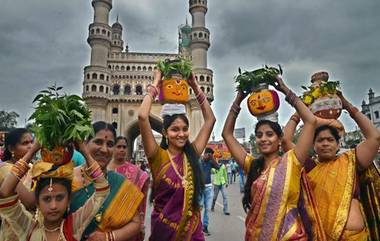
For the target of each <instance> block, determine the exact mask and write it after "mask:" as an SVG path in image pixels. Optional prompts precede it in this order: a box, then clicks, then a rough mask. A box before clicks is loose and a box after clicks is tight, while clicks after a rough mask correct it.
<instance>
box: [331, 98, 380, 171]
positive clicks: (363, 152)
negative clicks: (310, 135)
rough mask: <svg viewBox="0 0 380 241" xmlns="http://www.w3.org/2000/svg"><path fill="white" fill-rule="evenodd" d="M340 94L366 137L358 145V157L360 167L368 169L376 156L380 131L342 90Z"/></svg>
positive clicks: (346, 108) (343, 102) (379, 142)
mask: <svg viewBox="0 0 380 241" xmlns="http://www.w3.org/2000/svg"><path fill="white" fill-rule="evenodd" d="M338 95H339V97H340V99H341V100H342V106H343V109H345V110H347V111H348V113H349V114H350V116H351V118H352V119H353V120H354V121H355V122H356V124H357V125H358V126H359V128H360V130H361V131H362V133H363V135H364V137H365V140H364V141H363V142H361V143H360V144H359V145H358V146H357V147H356V157H357V161H358V164H359V167H361V168H363V169H366V168H368V167H369V165H371V163H372V161H373V160H374V158H375V157H376V154H377V151H378V149H379V144H380V133H379V131H378V130H377V129H376V127H375V126H374V125H373V124H372V122H371V121H370V120H369V119H368V118H367V117H366V116H365V115H364V114H363V113H361V112H360V111H359V110H358V109H357V108H356V107H355V106H353V105H352V104H351V103H350V102H349V101H348V100H347V99H346V98H344V96H343V95H342V93H341V92H339V93H338Z"/></svg>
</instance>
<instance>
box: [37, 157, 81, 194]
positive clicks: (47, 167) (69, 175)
mask: <svg viewBox="0 0 380 241" xmlns="http://www.w3.org/2000/svg"><path fill="white" fill-rule="evenodd" d="M73 171H74V163H73V162H72V161H70V162H68V163H66V164H64V165H60V166H55V165H53V163H50V162H44V161H38V162H36V163H34V164H33V167H32V170H31V177H32V179H33V184H32V190H34V188H35V187H36V184H37V181H38V180H39V179H40V178H49V177H50V178H65V179H68V180H73Z"/></svg>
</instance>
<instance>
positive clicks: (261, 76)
mask: <svg viewBox="0 0 380 241" xmlns="http://www.w3.org/2000/svg"><path fill="white" fill-rule="evenodd" d="M238 71H239V75H238V76H236V77H235V82H236V83H238V86H237V89H239V90H241V91H243V92H244V93H250V92H252V90H253V89H255V88H257V87H258V86H259V84H261V83H266V84H270V85H273V84H274V83H275V82H276V76H277V75H279V74H282V69H281V66H280V65H279V68H275V67H268V66H266V65H265V67H264V68H260V69H256V70H253V71H244V72H242V71H241V69H240V68H239V69H238Z"/></svg>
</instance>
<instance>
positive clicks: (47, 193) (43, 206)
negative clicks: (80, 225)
mask: <svg viewBox="0 0 380 241" xmlns="http://www.w3.org/2000/svg"><path fill="white" fill-rule="evenodd" d="M69 203H70V198H69V194H68V192H67V189H66V187H65V186H64V185H62V184H59V183H53V184H52V185H51V187H50V185H47V186H45V187H44V188H43V189H42V190H41V192H40V195H39V196H38V208H39V209H40V211H41V213H42V215H43V216H44V219H45V220H46V221H47V222H50V223H53V222H59V221H60V220H62V218H63V215H64V214H65V212H66V211H67V207H68V205H69Z"/></svg>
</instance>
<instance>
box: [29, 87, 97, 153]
mask: <svg viewBox="0 0 380 241" xmlns="http://www.w3.org/2000/svg"><path fill="white" fill-rule="evenodd" d="M60 90H62V87H57V86H55V85H54V86H51V87H48V88H47V89H45V90H42V91H40V92H39V94H38V95H37V96H36V97H35V98H34V100H33V103H37V106H36V107H35V111H34V113H33V114H32V115H31V116H30V118H29V120H34V124H33V127H32V131H33V132H34V133H35V135H36V138H37V140H38V142H39V143H40V144H41V146H43V147H45V148H47V149H49V150H52V149H53V148H54V147H57V146H62V147H64V146H67V145H69V144H70V143H72V142H75V141H83V140H85V139H86V138H87V137H88V136H89V135H91V134H93V129H92V125H91V112H90V110H89V109H88V108H87V106H86V104H85V103H84V101H83V100H82V98H81V97H79V96H77V95H67V94H60V93H59V92H60Z"/></svg>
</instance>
